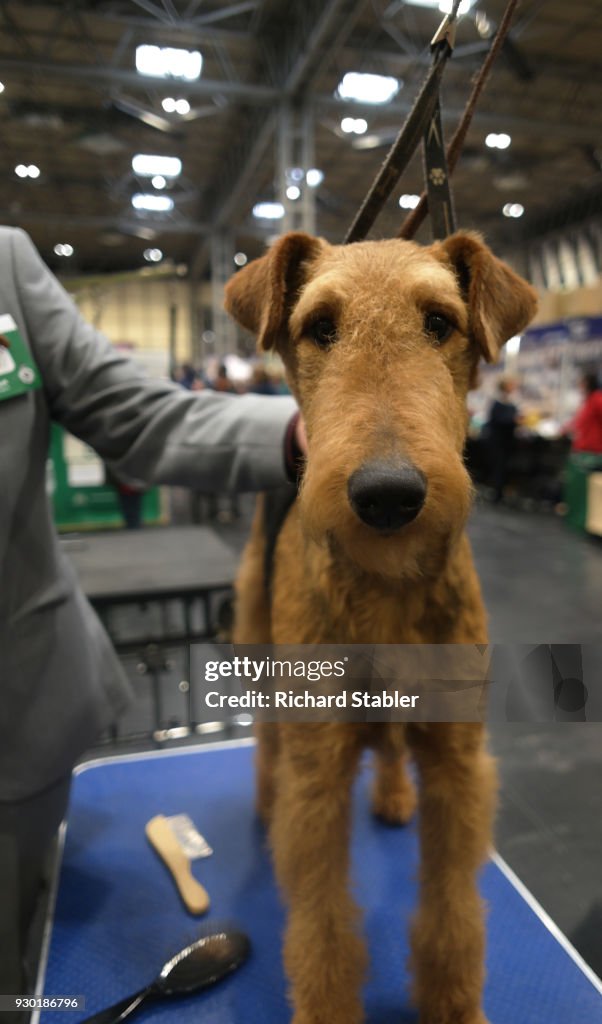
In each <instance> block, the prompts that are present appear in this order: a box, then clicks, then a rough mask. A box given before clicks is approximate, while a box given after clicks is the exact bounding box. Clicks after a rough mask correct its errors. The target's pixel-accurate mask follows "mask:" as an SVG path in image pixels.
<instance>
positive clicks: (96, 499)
mask: <svg viewBox="0 0 602 1024" xmlns="http://www.w3.org/2000/svg"><path fill="white" fill-rule="evenodd" d="M47 482H48V490H49V492H50V493H51V495H52V505H53V510H54V521H55V523H56V526H57V529H58V530H59V531H63V532H64V531H67V530H69V531H71V530H103V529H119V528H120V527H122V526H123V525H124V522H123V518H122V515H121V510H120V507H119V500H118V497H117V492H116V490H115V488H114V487H113V486H112V485H111V484H109V483H106V482H105V478H104V470H103V467H102V462H101V461H100V459H99V458H98V456H97V455H96V454H95V453H94V452H92V450H91V449H90V448H88V446H87V445H84V444H83V443H82V442H80V441H78V440H77V439H76V438H73V437H72V436H71V435H69V434H67V432H66V431H64V430H63V429H62V428H61V427H59V426H57V425H56V424H53V426H52V431H51V435H50V451H49V460H48V481H47ZM162 521H163V519H162V516H161V502H160V494H159V488H158V487H153V488H151V490H148V491H146V493H145V494H144V496H143V499H142V522H143V523H144V524H145V525H148V526H150V525H154V524H157V523H161V522H162Z"/></svg>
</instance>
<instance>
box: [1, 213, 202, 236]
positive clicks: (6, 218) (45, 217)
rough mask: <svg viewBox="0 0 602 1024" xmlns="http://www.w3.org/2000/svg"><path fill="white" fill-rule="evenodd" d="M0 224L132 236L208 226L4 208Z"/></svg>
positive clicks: (177, 232) (197, 230)
mask: <svg viewBox="0 0 602 1024" xmlns="http://www.w3.org/2000/svg"><path fill="white" fill-rule="evenodd" d="M0 223H2V224H19V225H21V224H43V225H52V226H54V225H56V226H58V227H62V228H64V229H65V230H68V229H69V228H75V229H77V228H83V229H90V228H91V229H99V230H103V231H116V232H120V233H122V234H124V235H135V234H136V232H137V231H140V230H141V229H142V228H144V229H149V228H150V229H152V230H153V231H156V233H157V236H159V235H198V234H199V233H202V232H206V231H208V230H209V229H210V227H211V225H210V224H209V222H205V221H198V220H197V221H195V220H186V219H182V220H177V221H176V220H173V221H172V220H159V219H156V218H153V217H144V218H136V219H135V220H134V219H132V218H131V217H123V216H119V214H115V215H113V216H111V215H110V214H106V215H98V216H97V215H94V214H77V213H71V212H70V211H65V212H63V213H61V212H57V211H56V210H48V211H46V212H45V211H43V210H28V209H25V208H24V209H21V210H18V211H15V210H11V209H7V210H0Z"/></svg>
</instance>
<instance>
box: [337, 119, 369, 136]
mask: <svg viewBox="0 0 602 1024" xmlns="http://www.w3.org/2000/svg"><path fill="white" fill-rule="evenodd" d="M367 130H368V122H367V121H366V119H365V118H363V117H344V118H343V120H342V121H341V131H343V132H345V133H346V134H347V135H351V134H352V133H353V134H354V135H363V134H364V132H366V131H367Z"/></svg>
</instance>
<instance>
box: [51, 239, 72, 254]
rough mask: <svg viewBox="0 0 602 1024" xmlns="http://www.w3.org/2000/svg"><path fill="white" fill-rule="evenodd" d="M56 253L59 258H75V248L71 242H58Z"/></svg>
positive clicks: (55, 248)
mask: <svg viewBox="0 0 602 1024" xmlns="http://www.w3.org/2000/svg"><path fill="white" fill-rule="evenodd" d="M54 251H55V253H56V255H57V256H73V246H72V245H70V244H69V242H57V244H56V245H55V247H54Z"/></svg>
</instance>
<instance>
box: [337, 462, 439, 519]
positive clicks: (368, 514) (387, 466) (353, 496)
mask: <svg viewBox="0 0 602 1024" xmlns="http://www.w3.org/2000/svg"><path fill="white" fill-rule="evenodd" d="M347 493H348V495H349V501H350V502H351V506H352V508H353V511H354V512H355V513H356V515H358V516H359V518H360V519H361V520H362V522H363V523H366V525H367V526H371V527H372V528H373V529H374V530H380V531H381V532H382V533H391V532H392V531H393V530H399V528H400V527H401V526H405V525H406V524H407V523H411V522H412V519H415V518H416V516H417V515H418V513H419V512H420V509H421V508H422V506H423V505H424V500H425V498H426V480H425V478H424V476H423V474H422V473H421V472H420V470H419V469H416V466H413V465H412V463H411V462H403V463H388V462H368V463H366V465H364V466H362V467H361V468H360V469H357V470H356V471H355V473H353V474H352V476H351V477H350V478H349V482H348V484H347Z"/></svg>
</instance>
